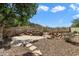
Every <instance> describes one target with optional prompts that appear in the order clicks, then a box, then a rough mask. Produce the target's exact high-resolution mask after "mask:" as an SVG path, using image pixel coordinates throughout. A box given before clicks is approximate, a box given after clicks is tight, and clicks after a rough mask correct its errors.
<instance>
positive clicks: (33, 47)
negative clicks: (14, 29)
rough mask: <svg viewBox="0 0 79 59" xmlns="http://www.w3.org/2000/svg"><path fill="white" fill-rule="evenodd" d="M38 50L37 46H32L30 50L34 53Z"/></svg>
mask: <svg viewBox="0 0 79 59" xmlns="http://www.w3.org/2000/svg"><path fill="white" fill-rule="evenodd" d="M36 48H37V47H36V46H31V47H29V50H31V51H33V50H35V49H36Z"/></svg>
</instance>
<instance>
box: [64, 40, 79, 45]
mask: <svg viewBox="0 0 79 59" xmlns="http://www.w3.org/2000/svg"><path fill="white" fill-rule="evenodd" d="M65 42H67V43H70V44H72V45H75V46H79V43H78V42H73V41H66V40H65Z"/></svg>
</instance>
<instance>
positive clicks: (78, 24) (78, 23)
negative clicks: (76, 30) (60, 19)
mask: <svg viewBox="0 0 79 59" xmlns="http://www.w3.org/2000/svg"><path fill="white" fill-rule="evenodd" d="M71 27H79V18H76V19H74V20H73V21H72V25H71Z"/></svg>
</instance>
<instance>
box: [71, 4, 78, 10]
mask: <svg viewBox="0 0 79 59" xmlns="http://www.w3.org/2000/svg"><path fill="white" fill-rule="evenodd" d="M70 8H72V9H73V10H75V11H79V4H70Z"/></svg>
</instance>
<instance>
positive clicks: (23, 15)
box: [14, 3, 38, 25]
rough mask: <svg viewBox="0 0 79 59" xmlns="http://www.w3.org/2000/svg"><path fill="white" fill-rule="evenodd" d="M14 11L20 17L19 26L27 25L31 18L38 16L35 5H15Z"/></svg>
mask: <svg viewBox="0 0 79 59" xmlns="http://www.w3.org/2000/svg"><path fill="white" fill-rule="evenodd" d="M14 7H15V8H14V9H15V12H16V13H17V15H19V25H26V24H27V23H28V20H29V18H31V17H32V16H33V15H34V14H36V9H37V7H38V6H37V5H36V4H34V3H30V4H23V3H20V4H14Z"/></svg>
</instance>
